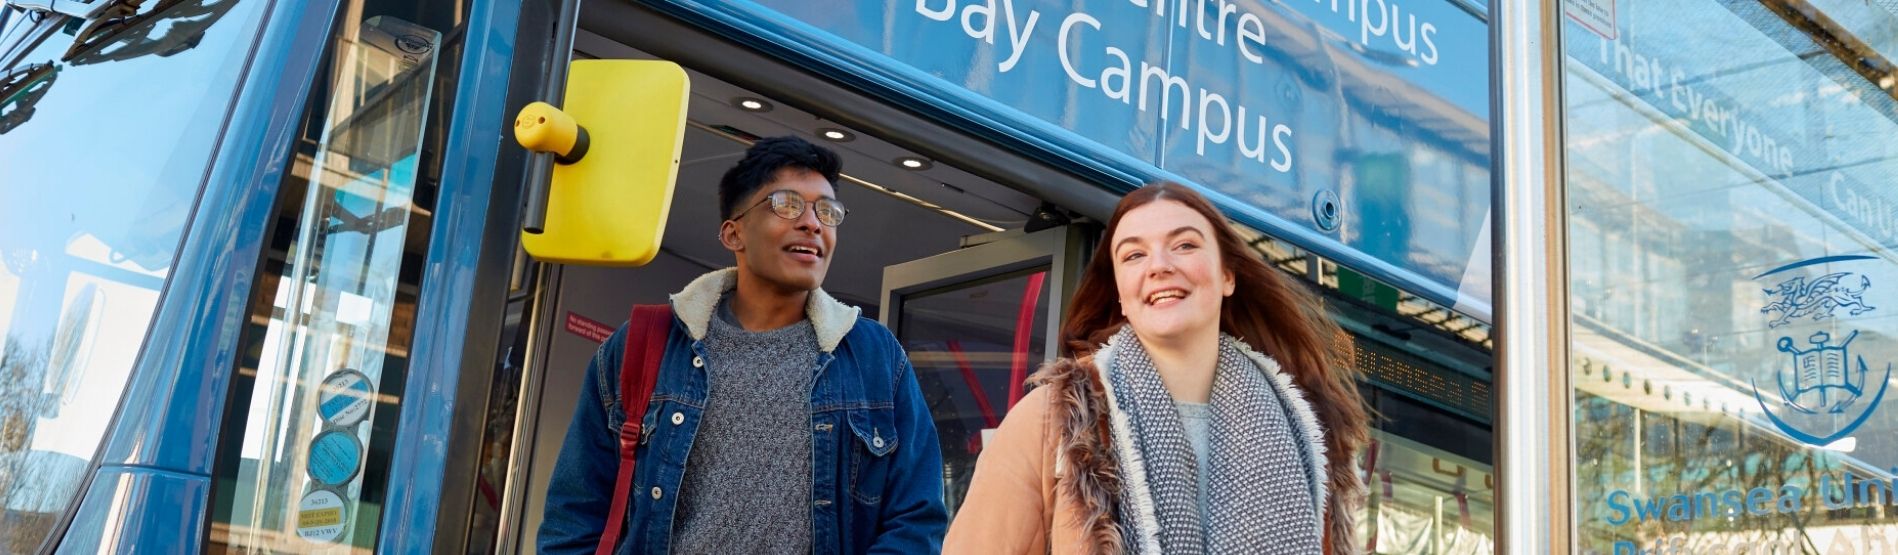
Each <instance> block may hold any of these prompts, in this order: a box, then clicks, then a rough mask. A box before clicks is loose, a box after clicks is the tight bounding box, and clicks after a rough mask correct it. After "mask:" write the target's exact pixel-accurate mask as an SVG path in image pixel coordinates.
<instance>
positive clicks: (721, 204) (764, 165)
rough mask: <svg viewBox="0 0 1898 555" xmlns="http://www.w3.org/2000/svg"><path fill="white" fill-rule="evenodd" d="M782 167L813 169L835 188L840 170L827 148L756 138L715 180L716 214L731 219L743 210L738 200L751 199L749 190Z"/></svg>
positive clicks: (760, 185)
mask: <svg viewBox="0 0 1898 555" xmlns="http://www.w3.org/2000/svg"><path fill="white" fill-rule="evenodd" d="M784 168H799V169H805V170H810V171H814V172H817V173H818V174H819V175H822V176H824V180H825V181H828V182H830V184H831V186H832V187H835V186H837V174H838V173H840V172H842V171H843V160H841V159H839V158H837V153H835V152H832V151H831V150H830V149H828V148H824V147H821V146H817V145H814V144H811V142H810V141H806V140H804V139H800V138H797V137H794V136H784V137H771V138H767V139H759V140H758V142H757V143H753V144H752V145H751V148H748V149H745V159H743V160H739V161H738V165H736V166H732V169H730V170H726V171H725V177H724V178H722V179H719V180H718V215H719V217H720V218H721V219H726V220H729V219H731V218H732V216H733V215H734V214H735V213H736V212H738V211H739V210H742V209H744V207H743V206H739V205H738V203H741V202H744V201H745V200H746V199H749V198H751V194H752V193H753V192H756V191H757V190H758V189H761V188H763V187H764V186H765V184H766V183H769V182H770V181H771V179H773V178H774V177H776V176H777V174H778V170H782V169H784Z"/></svg>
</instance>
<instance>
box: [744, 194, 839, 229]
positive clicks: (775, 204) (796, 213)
mask: <svg viewBox="0 0 1898 555" xmlns="http://www.w3.org/2000/svg"><path fill="white" fill-rule="evenodd" d="M767 202H768V203H771V213H772V214H777V215H778V217H780V218H784V219H786V220H791V221H797V219H798V218H802V217H804V208H805V207H806V206H809V205H812V204H815V205H817V206H816V210H817V222H818V223H821V224H824V225H825V226H828V227H837V226H838V225H839V224H842V223H844V214H845V213H846V212H849V211H848V210H844V203H842V202H839V201H838V200H837V199H834V198H820V199H817V200H816V201H815V202H810V201H806V200H804V197H803V196H802V195H799V194H797V191H788V190H786V191H774V192H772V193H771V194H769V195H765V197H764V200H761V201H758V203H757V204H753V205H751V207H750V208H746V209H744V210H743V211H740V212H739V213H738V215H736V216H732V220H734V221H735V220H738V219H739V218H743V217H745V214H747V213H750V212H751V209H752V208H757V207H759V206H760V205H763V204H764V203H767Z"/></svg>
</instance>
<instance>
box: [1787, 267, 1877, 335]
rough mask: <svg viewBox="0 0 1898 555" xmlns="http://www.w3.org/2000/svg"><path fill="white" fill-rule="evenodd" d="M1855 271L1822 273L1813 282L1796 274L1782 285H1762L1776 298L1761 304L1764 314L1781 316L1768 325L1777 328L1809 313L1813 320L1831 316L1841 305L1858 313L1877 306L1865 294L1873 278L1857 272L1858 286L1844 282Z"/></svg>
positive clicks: (1854, 314) (1854, 313)
mask: <svg viewBox="0 0 1898 555" xmlns="http://www.w3.org/2000/svg"><path fill="white" fill-rule="evenodd" d="M1851 275H1853V274H1852V272H1834V273H1830V274H1826V275H1823V276H1819V277H1818V278H1817V279H1814V280H1812V281H1811V282H1807V281H1806V277H1805V276H1795V277H1793V278H1792V279H1788V280H1786V281H1782V282H1780V284H1779V286H1777V287H1773V288H1770V289H1763V291H1765V292H1766V294H1767V295H1768V296H1769V297H1770V298H1772V299H1773V302H1770V303H1767V305H1766V306H1764V307H1761V308H1760V313H1761V314H1768V315H1771V314H1773V313H1775V312H1777V313H1779V317H1778V318H1775V319H1773V320H1772V321H1770V322H1767V324H1766V327H1769V328H1777V327H1780V326H1784V325H1786V324H1790V323H1792V321H1793V320H1794V319H1796V318H1804V317H1808V316H1810V317H1811V318H1812V320H1813V321H1815V322H1816V321H1819V320H1824V319H1827V318H1831V317H1832V316H1833V313H1834V312H1837V311H1838V310H1839V309H1841V308H1843V309H1848V310H1850V311H1851V315H1853V316H1857V315H1860V314H1864V313H1866V312H1870V311H1872V310H1875V309H1877V308H1878V307H1875V306H1872V305H1869V304H1865V299H1864V298H1863V296H1864V294H1865V290H1866V289H1870V288H1871V287H1872V280H1871V278H1867V277H1865V276H1858V287H1856V288H1855V287H1852V286H1850V285H1845V284H1844V283H1846V282H1845V279H1846V278H1847V277H1848V276H1851Z"/></svg>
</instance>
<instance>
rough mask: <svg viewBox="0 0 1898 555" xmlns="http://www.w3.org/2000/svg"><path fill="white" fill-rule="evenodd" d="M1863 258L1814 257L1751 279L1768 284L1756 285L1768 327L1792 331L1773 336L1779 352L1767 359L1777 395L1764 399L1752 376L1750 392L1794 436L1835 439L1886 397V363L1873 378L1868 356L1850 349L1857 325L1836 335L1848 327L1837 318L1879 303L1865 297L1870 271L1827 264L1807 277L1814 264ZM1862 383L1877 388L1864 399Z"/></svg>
mask: <svg viewBox="0 0 1898 555" xmlns="http://www.w3.org/2000/svg"><path fill="white" fill-rule="evenodd" d="M1862 260H1875V257H1871V256H1828V257H1824V258H1815V259H1811V260H1804V261H1800V262H1794V263H1792V264H1787V265H1785V266H1780V267H1778V268H1774V269H1772V270H1770V271H1768V272H1766V273H1763V274H1760V275H1757V276H1753V280H1754V281H1757V282H1764V283H1769V284H1773V285H1772V286H1771V287H1764V288H1762V289H1761V291H1763V292H1764V293H1766V295H1767V299H1768V302H1767V303H1766V305H1765V306H1764V307H1762V308H1760V313H1761V314H1764V315H1765V316H1766V318H1767V319H1768V320H1767V322H1766V327H1767V329H1768V330H1779V332H1780V333H1790V334H1791V335H1783V336H1781V337H1780V338H1779V340H1778V341H1777V342H1776V343H1775V347H1777V350H1778V351H1779V352H1780V353H1783V354H1784V355H1785V358H1783V359H1778V360H1775V361H1773V362H1770V363H1769V364H1770V365H1772V366H1773V368H1774V372H1773V381H1774V384H1775V385H1777V386H1778V387H1777V390H1778V393H1779V401H1778V402H1768V401H1767V400H1766V397H1765V395H1763V394H1761V393H1760V384H1759V380H1754V383H1753V398H1754V399H1755V400H1757V401H1759V403H1760V409H1761V410H1762V411H1764V412H1765V413H1766V417H1767V418H1768V419H1770V420H1772V421H1773V425H1774V426H1775V427H1777V428H1779V430H1780V431H1781V432H1785V433H1786V435H1788V436H1791V437H1792V438H1793V439H1797V440H1799V441H1802V442H1805V443H1808V444H1812V445H1819V446H1823V445H1827V444H1830V443H1832V442H1834V441H1838V440H1839V439H1841V438H1844V437H1846V436H1848V435H1851V433H1852V431H1853V430H1857V429H1858V427H1859V426H1861V425H1863V424H1865V421H1866V420H1869V419H1870V418H1871V416H1872V412H1874V411H1876V410H1877V409H1878V405H1879V403H1880V402H1881V401H1883V400H1884V398H1885V389H1886V387H1888V386H1889V385H1890V379H1891V370H1892V365H1891V363H1889V362H1887V363H1885V368H1884V371H1883V372H1881V373H1880V374H1878V375H1877V376H1876V379H1875V380H1874V379H1873V378H1874V376H1873V374H1872V373H1871V367H1872V366H1875V365H1873V364H1870V363H1867V362H1866V361H1865V357H1864V356H1856V357H1855V356H1853V354H1852V342H1853V341H1854V340H1856V339H1858V337H1859V330H1857V329H1852V330H1850V331H1849V332H1845V333H1844V335H1843V336H1839V335H1835V334H1837V333H1839V332H1842V331H1844V330H1843V329H1842V328H1847V327H1849V325H1848V324H1849V323H1847V322H1841V321H1837V320H1835V319H1836V318H1840V317H1844V316H1858V315H1861V314H1865V313H1869V312H1872V311H1874V310H1877V309H1878V307H1875V306H1872V305H1870V304H1867V303H1866V302H1865V299H1864V297H1863V296H1864V295H1865V292H1866V291H1868V290H1870V289H1871V287H1872V280H1871V278H1870V277H1867V276H1865V275H1863V274H1860V273H1857V272H1853V271H1828V272H1825V273H1822V274H1820V275H1818V276H1817V277H1813V278H1812V279H1810V280H1808V279H1807V278H1808V277H1809V274H1811V273H1813V272H1811V269H1810V268H1811V267H1813V266H1821V267H1824V268H1826V269H1828V270H1830V269H1833V268H1835V267H1838V266H1851V265H1852V264H1851V263H1853V262H1857V261H1862ZM1801 326H1805V327H1803V328H1802V327H1801ZM1782 328H1784V329H1782ZM1867 386H1871V387H1874V388H1876V391H1871V392H1869V393H1871V395H1870V398H1869V399H1867V398H1866V393H1868V392H1867V391H1866V388H1867ZM1840 422H1843V424H1842V425H1841V424H1840Z"/></svg>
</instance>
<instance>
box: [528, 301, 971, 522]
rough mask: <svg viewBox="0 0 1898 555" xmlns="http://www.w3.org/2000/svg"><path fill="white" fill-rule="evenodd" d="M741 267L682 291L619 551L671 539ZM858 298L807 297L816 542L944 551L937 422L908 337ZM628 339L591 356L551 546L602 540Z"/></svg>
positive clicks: (562, 470) (550, 490)
mask: <svg viewBox="0 0 1898 555" xmlns="http://www.w3.org/2000/svg"><path fill="white" fill-rule="evenodd" d="M736 280H737V272H736V271H735V270H731V269H726V270H720V271H716V272H712V273H710V274H706V275H705V276H702V277H700V278H698V279H697V280H694V281H693V282H692V283H691V284H690V285H687V286H686V288H685V290H683V291H681V292H679V293H677V294H674V295H672V308H673V315H674V319H673V326H672V330H671V332H670V333H669V334H668V336H667V339H666V353H665V355H664V356H663V357H662V358H661V362H660V365H659V367H660V371H659V380H658V383H657V384H656V385H655V386H654V390H653V395H652V399H651V401H650V402H649V403H648V406H647V407H646V413H645V414H644V415H640V418H642V419H643V421H642V429H643V430H644V431H643V435H644V436H645V437H643V438H642V439H641V440H640V446H639V448H638V451H637V457H638V463H637V464H638V466H637V467H636V468H635V469H634V471H633V489H632V493H631V495H630V496H629V500H628V501H629V502H630V503H631V507H629V508H628V510H627V517H628V518H627V523H626V525H625V526H626V527H625V530H626V531H625V532H624V533H623V534H622V538H623V539H622V540H621V543H620V546H619V549H618V553H623V554H631V553H667V552H669V551H670V550H671V540H672V524H673V518H674V516H675V515H676V508H677V506H678V498H679V497H678V494H679V484H680V483H682V482H683V480H684V477H685V467H686V462H687V461H688V460H689V459H688V456H687V455H688V453H690V451H691V448H692V440H693V436H694V434H695V433H696V432H697V430H698V425H699V421H700V417H701V416H702V415H703V412H704V409H705V398H706V392H707V390H706V379H705V372H704V370H703V366H704V364H703V361H704V356H705V346H704V340H705V335H706V331H707V329H708V328H709V325H710V322H711V319H712V318H713V311H714V310H715V309H716V306H717V304H718V299H719V297H720V296H722V295H724V294H725V292H726V291H729V290H731V289H732V288H733V287H734V286H735V285H736V283H737V281H736ZM858 312H859V310H858V309H857V308H855V307H850V306H846V305H844V304H843V303H841V302H838V301H837V300H836V299H833V298H831V296H830V295H829V294H826V293H824V292H823V291H822V290H816V291H813V292H812V293H811V295H810V301H809V303H808V304H807V306H806V308H805V314H806V317H808V318H810V320H811V324H812V327H813V329H814V330H815V331H816V334H817V342H818V348H819V351H820V352H819V353H818V357H817V367H816V368H813V369H812V370H811V371H812V372H813V374H814V376H815V378H814V379H813V380H812V386H811V457H812V459H811V505H810V510H811V538H812V551H813V552H815V553H846V554H855V553H936V552H938V551H940V550H941V547H942V536H943V533H944V531H945V529H946V528H947V527H948V514H947V511H946V510H945V509H944V507H943V501H942V452H941V448H940V447H939V446H938V444H937V440H936V424H935V422H934V420H933V419H932V418H931V416H930V412H929V407H928V405H927V404H925V402H924V399H923V394H922V388H921V387H919V386H918V385H917V382H916V375H915V369H914V368H912V367H911V366H910V363H909V358H908V357H907V356H906V355H905V354H904V353H903V349H902V347H901V346H900V345H898V344H897V342H896V337H895V336H894V335H892V334H891V333H890V331H889V330H888V329H887V328H884V327H883V326H882V325H880V324H878V323H876V322H875V321H872V320H869V319H866V318H862V317H860V316H858ZM626 341H627V338H626V326H621V327H620V329H619V330H618V331H616V332H614V333H613V335H612V336H611V337H609V338H608V339H607V340H606V343H605V344H604V345H601V346H600V350H599V352H597V353H595V354H594V356H593V361H592V362H591V363H589V364H588V365H587V373H586V385H585V388H586V389H585V392H584V394H583V395H582V397H581V400H582V402H580V403H578V404H577V405H576V406H575V410H574V415H573V421H572V424H571V425H570V426H569V427H568V429H567V438H566V442H565V444H564V445H562V446H561V449H560V458H559V461H558V462H557V463H556V464H555V466H554V473H553V478H552V481H551V483H550V484H549V485H548V486H547V504H546V509H545V514H544V516H543V518H542V520H541V525H540V537H539V544H540V545H539V547H540V552H541V553H545V554H562V553H592V552H593V550H594V548H595V547H597V546H598V544H599V538H600V535H601V534H602V532H603V530H604V528H605V521H606V518H607V515H608V513H609V512H610V509H611V507H610V505H611V503H612V498H613V483H614V479H615V477H616V475H617V473H618V472H619V427H620V424H621V423H622V422H624V420H625V418H626V415H625V413H624V411H623V410H622V408H621V406H622V405H621V404H620V400H619V395H620V393H619V392H620V387H619V368H620V359H621V357H622V356H623V354H624V349H625V342H626ZM688 494H689V493H688ZM732 533H733V534H743V533H746V532H745V531H744V530H733V531H732Z"/></svg>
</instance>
